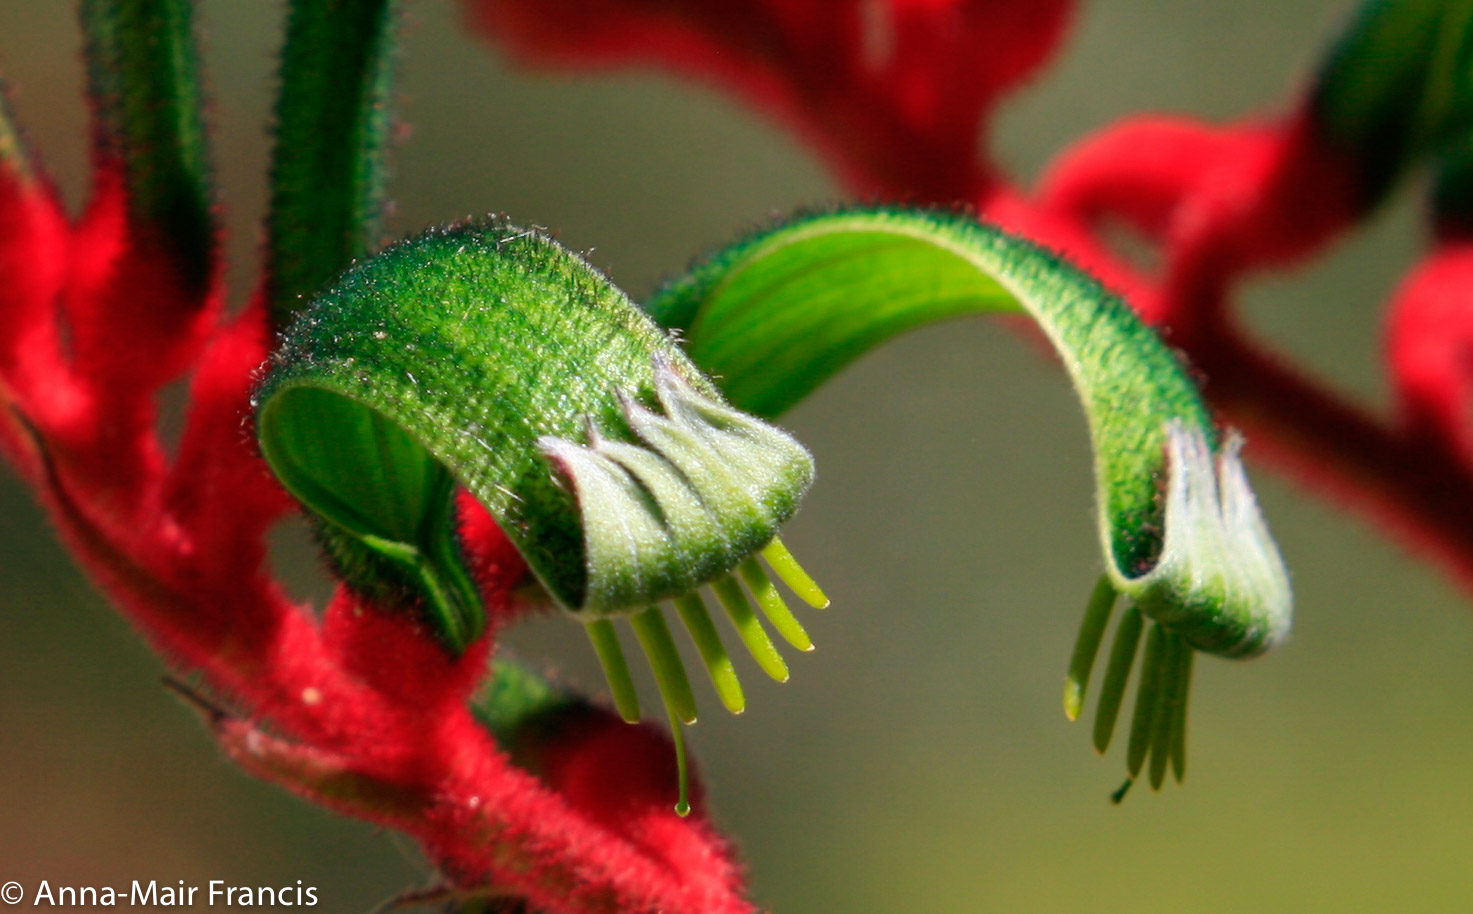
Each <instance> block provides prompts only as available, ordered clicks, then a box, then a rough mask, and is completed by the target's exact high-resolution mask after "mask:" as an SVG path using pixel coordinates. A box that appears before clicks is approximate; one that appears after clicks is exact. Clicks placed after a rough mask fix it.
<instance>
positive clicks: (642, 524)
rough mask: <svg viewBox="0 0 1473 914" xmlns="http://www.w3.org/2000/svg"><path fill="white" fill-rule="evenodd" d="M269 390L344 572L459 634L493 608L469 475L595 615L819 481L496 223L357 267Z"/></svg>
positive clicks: (642, 599) (266, 408) (700, 573)
mask: <svg viewBox="0 0 1473 914" xmlns="http://www.w3.org/2000/svg"><path fill="white" fill-rule="evenodd" d="M257 404H258V406H257V427H258V429H257V430H258V434H259V437H260V441H261V445H262V450H263V452H264V454H265V456H266V458H267V460H268V462H269V463H270V464H271V466H272V468H273V470H274V471H275V472H276V473H277V475H278V476H279V477H280V478H281V480H282V482H283V483H284V484H285V485H286V487H287V488H288V489H289V490H290V491H291V492H292V493H293V494H294V495H296V496H297V497H298V498H299V499H300V500H301V501H303V502H304V503H305V504H306V505H307V507H309V508H310V509H311V510H312V511H313V512H314V513H315V514H316V515H317V516H318V517H319V518H320V519H321V521H322V525H321V526H322V529H323V531H324V538H325V539H326V540H328V547H329V552H330V553H332V554H333V555H334V557H335V558H336V560H337V564H338V565H339V569H340V571H343V572H345V577H347V578H348V579H349V580H350V581H354V579H355V576H356V578H357V580H356V581H354V582H355V583H359V584H365V583H366V585H368V586H369V588H370V589H373V587H374V586H379V585H382V582H383V580H384V579H385V578H395V577H397V579H398V580H399V581H400V582H402V584H403V586H404V587H406V588H408V589H409V591H410V592H411V593H413V594H414V595H416V596H418V597H420V598H421V599H423V600H426V601H428V604H429V615H430V616H431V617H432V619H433V620H434V621H435V622H436V624H437V627H438V628H439V629H440V631H441V633H442V634H444V635H446V638H447V640H448V641H450V642H451V643H452V644H453V645H463V643H464V642H465V640H466V638H468V637H474V633H475V632H476V631H478V615H477V613H478V610H479V607H478V601H477V600H476V597H475V594H474V588H473V587H472V586H471V585H470V584H469V579H468V576H467V575H465V573H464V569H463V567H462V566H461V563H460V561H459V559H458V557H457V549H456V546H455V543H454V540H453V523H452V518H451V516H450V512H451V510H452V497H451V496H452V495H453V492H454V489H455V487H456V486H457V485H460V486H464V487H465V488H467V489H468V490H470V492H471V493H473V494H474V495H475V496H476V498H478V499H479V500H480V501H481V502H482V503H483V504H485V505H486V507H487V508H488V509H490V511H491V513H492V514H493V515H494V516H495V517H496V519H497V520H498V522H499V524H500V526H501V527H502V529H503V530H504V531H505V532H506V534H507V536H508V537H510V538H511V540H512V541H513V542H514V543H515V544H516V545H517V547H518V548H519V549H520V551H521V552H522V554H523V556H524V557H525V558H526V559H527V562H528V564H529V565H530V567H531V569H532V571H533V572H534V573H535V574H536V576H537V577H538V578H539V580H540V581H541V582H542V584H543V585H544V586H545V588H546V590H547V592H548V593H549V594H550V596H551V597H552V598H553V599H554V600H555V601H556V602H557V603H559V604H560V605H562V606H563V607H564V608H566V609H568V610H570V611H573V612H575V613H578V614H580V615H583V616H585V617H598V616H601V615H607V614H614V613H631V612H638V611H642V610H644V609H645V608H647V607H648V606H650V605H651V604H652V603H654V602H656V601H658V600H660V599H664V598H668V597H676V596H680V595H682V594H685V593H687V592H689V591H690V590H691V589H693V588H694V587H697V586H699V585H701V584H704V583H708V582H710V581H712V580H714V579H716V578H719V577H721V576H723V575H726V574H728V573H730V572H731V571H732V570H733V569H735V568H736V567H737V566H738V565H739V564H741V562H742V561H743V560H744V559H746V558H747V557H748V556H750V555H752V554H753V553H754V552H757V551H758V550H760V549H762V548H763V547H764V546H766V545H767V544H768V543H769V542H770V541H771V540H772V539H773V537H774V536H775V534H776V532H777V529H778V526H779V525H780V524H781V523H782V522H783V521H786V520H787V519H788V517H790V516H791V515H792V513H793V512H794V511H795V510H796V509H797V505H798V502H799V500H800V499H801V497H802V495H803V493H804V491H805V490H806V489H807V487H808V485H809V483H810V482H811V480H812V478H813V467H812V461H811V459H810V458H809V456H808V453H807V452H806V451H805V450H804V449H803V448H802V447H801V446H800V445H799V444H798V443H797V442H796V441H794V440H793V439H792V438H791V437H789V436H788V435H786V434H785V433H783V432H781V431H779V430H778V429H775V428H772V427H771V426H769V425H767V424H766V423H763V422H760V421H758V420H756V419H753V418H752V417H750V416H745V415H743V414H741V413H739V412H737V411H735V410H733V409H731V408H730V407H728V406H726V405H725V404H724V403H723V402H722V400H721V397H720V394H719V393H718V392H717V390H716V388H715V386H714V385H712V384H711V382H710V381H708V380H707V379H706V378H705V377H704V376H703V375H702V374H701V372H700V371H699V370H698V369H696V368H695V366H694V365H693V364H692V363H691V361H690V359H689V358H687V357H686V356H685V354H684V353H683V352H682V351H681V350H680V349H679V348H678V347H677V346H676V345H675V344H674V343H673V342H672V341H671V339H670V337H669V336H668V334H666V333H665V332H664V331H663V330H661V329H660V328H659V327H657V326H656V325H655V324H654V323H653V322H651V321H650V320H649V318H648V317H647V316H646V315H645V314H644V313H643V312H642V311H640V310H639V309H638V308H637V307H636V306H635V305H633V304H632V303H631V302H630V301H629V300H628V299H627V298H626V297H625V296H624V294H623V293H622V292H620V291H619V290H618V289H617V288H615V287H614V286H613V285H612V284H611V283H610V282H609V281H608V280H607V279H606V278H605V277H604V276H603V275H602V274H600V273H599V272H598V271H596V270H595V269H594V268H592V267H591V266H589V265H588V264H587V263H586V262H584V261H583V260H582V259H581V258H579V257H578V256H577V255H575V254H573V253H572V252H570V251H568V250H566V249H565V248H563V247H562V246H560V245H559V244H557V243H556V242H555V241H554V240H552V239H551V238H550V237H548V236H547V235H545V234H543V233H541V232H540V231H536V230H529V229H522V228H518V227H515V226H512V225H509V224H507V223H505V222H503V221H500V220H489V221H483V222H477V223H469V224H463V225H456V226H450V227H446V228H442V229H437V230H433V231H430V232H428V233H425V234H422V235H419V236H417V237H414V238H410V239H408V240H406V241H403V242H401V243H399V244H396V245H394V246H392V247H390V248H388V249H387V250H385V251H384V252H382V253H381V254H379V255H377V256H375V257H373V258H371V259H369V260H366V261H364V262H362V263H360V264H358V265H356V266H355V267H353V268H351V269H349V270H348V271H347V272H345V273H344V274H343V275H342V276H340V277H339V278H338V280H337V281H336V282H335V283H334V284H333V285H331V286H330V287H329V288H328V289H327V290H326V291H325V292H323V293H322V294H321V295H319V296H318V297H317V298H316V299H315V300H314V302H313V303H312V305H311V306H310V308H308V309H307V310H306V311H305V312H304V313H303V314H302V315H301V316H300V318H299V319H298V320H297V321H296V322H295V323H294V324H293V325H292V326H291V328H290V329H289V330H288V331H287V333H286V335H285V338H284V341H283V344H282V346H281V347H280V348H279V349H278V351H277V352H276V353H275V356H274V360H273V365H272V368H271V370H270V372H269V374H268V375H267V377H266V380H265V382H264V383H263V385H262V387H261V389H260V391H259V392H258V395H257ZM380 589H382V588H380Z"/></svg>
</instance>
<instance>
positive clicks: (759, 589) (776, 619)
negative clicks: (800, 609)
mask: <svg viewBox="0 0 1473 914" xmlns="http://www.w3.org/2000/svg"><path fill="white" fill-rule="evenodd" d="M739 570H740V571H741V573H742V580H743V581H745V582H746V583H747V589H748V590H750V591H751V592H752V598H753V599H755V600H756V601H757V606H758V608H759V609H761V610H762V615H764V616H766V617H767V621H769V622H771V623H772V627H773V628H775V629H777V632H778V634H780V635H782V636H783V639H784V640H785V641H787V642H788V643H789V644H791V645H792V646H793V647H796V648H797V649H798V650H800V651H811V650H813V639H812V638H809V637H808V632H806V631H804V630H803V626H802V624H801V623H799V622H798V617H797V616H794V615H793V611H792V610H791V609H788V604H787V603H785V602H783V598H782V595H781V594H779V593H778V592H777V586H776V585H775V584H773V583H772V578H769V577H768V576H767V572H765V571H763V570H762V566H761V565H760V564H758V562H757V560H756V559H753V558H749V559H747V560H746V561H744V562H742V564H741V566H740V569H739Z"/></svg>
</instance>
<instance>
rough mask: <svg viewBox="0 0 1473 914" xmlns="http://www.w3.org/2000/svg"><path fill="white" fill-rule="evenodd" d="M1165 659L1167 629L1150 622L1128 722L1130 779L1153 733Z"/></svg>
mask: <svg viewBox="0 0 1473 914" xmlns="http://www.w3.org/2000/svg"><path fill="white" fill-rule="evenodd" d="M1165 659H1166V630H1165V629H1163V628H1162V627H1161V626H1160V625H1152V626H1151V628H1150V631H1148V632H1147V633H1146V653H1145V656H1144V657H1142V658H1141V682H1140V685H1139V686H1137V687H1136V693H1135V715H1134V717H1133V718H1132V719H1131V722H1130V744H1129V745H1128V746H1127V747H1126V753H1125V770H1126V771H1128V772H1129V773H1130V776H1131V777H1132V778H1135V777H1138V776H1139V775H1140V773H1141V766H1142V765H1143V764H1144V763H1145V761H1146V754H1147V753H1148V752H1150V750H1151V743H1152V741H1153V740H1154V739H1155V736H1156V723H1157V721H1158V720H1159V715H1158V714H1157V711H1158V709H1159V707H1160V705H1161V679H1162V673H1163V667H1164V665H1165V664H1164V661H1165Z"/></svg>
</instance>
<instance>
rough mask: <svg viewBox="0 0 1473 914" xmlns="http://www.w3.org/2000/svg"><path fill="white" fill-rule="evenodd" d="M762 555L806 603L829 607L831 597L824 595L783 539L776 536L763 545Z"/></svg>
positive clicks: (822, 607) (816, 606)
mask: <svg viewBox="0 0 1473 914" xmlns="http://www.w3.org/2000/svg"><path fill="white" fill-rule="evenodd" d="M762 557H763V558H764V559H767V564H769V565H771V566H772V570H773V571H775V572H777V576H778V577H780V578H782V579H783V583H784V584H786V585H788V587H790V588H792V590H793V593H795V594H797V595H798V597H799V598H800V599H801V600H802V601H803V602H804V603H807V604H808V605H809V606H812V607H813V608H814V609H827V608H828V605H829V598H828V597H826V596H824V593H823V591H822V590H821V589H819V586H818V584H817V583H815V582H814V580H813V578H811V577H809V576H808V572H806V571H804V570H803V566H802V565H799V564H798V560H797V559H795V558H793V554H792V553H791V552H789V551H788V547H787V546H784V545H783V541H782V540H780V539H778V538H777V537H775V536H774V537H773V538H772V542H770V543H768V544H767V545H766V546H764V547H762Z"/></svg>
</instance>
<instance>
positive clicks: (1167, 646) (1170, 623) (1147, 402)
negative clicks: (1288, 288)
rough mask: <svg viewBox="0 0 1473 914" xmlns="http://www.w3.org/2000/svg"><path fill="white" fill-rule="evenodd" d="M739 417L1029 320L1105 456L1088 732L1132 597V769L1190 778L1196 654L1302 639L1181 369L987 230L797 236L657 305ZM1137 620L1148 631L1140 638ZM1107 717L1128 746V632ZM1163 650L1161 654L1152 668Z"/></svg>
mask: <svg viewBox="0 0 1473 914" xmlns="http://www.w3.org/2000/svg"><path fill="white" fill-rule="evenodd" d="M650 310H651V312H652V313H653V314H654V315H655V317H656V319H657V320H659V321H660V322H661V323H663V324H665V325H666V326H670V327H675V328H679V329H680V330H681V331H682V334H683V336H684V338H685V339H686V340H687V350H688V351H689V352H690V354H691V356H692V358H694V359H695V360H696V361H697V362H698V363H699V364H700V365H701V367H703V368H705V369H706V370H708V371H710V372H711V373H712V374H713V375H714V376H716V377H719V378H721V379H722V384H723V390H724V391H725V393H726V395H727V397H728V398H729V399H730V400H731V402H732V403H733V404H734V405H736V406H739V407H742V408H744V409H749V410H751V411H752V412H754V413H757V414H758V415H763V416H776V415H778V414H780V413H781V412H782V411H783V410H785V409H786V408H788V407H789V406H791V405H793V404H794V403H796V402H797V401H798V400H800V399H801V398H802V397H803V396H805V395H806V394H807V393H808V392H810V391H811V390H813V389H814V388H815V387H816V386H817V385H818V384H820V383H822V382H823V381H824V380H825V379H826V378H828V377H829V376H831V375H832V374H834V373H835V372H836V371H838V370H839V369H841V368H842V367H843V366H845V365H847V364H848V363H849V362H851V361H853V360H854V359H855V358H857V357H858V356H859V355H861V354H862V353H864V352H865V351H867V350H868V349H870V348H871V347H873V346H875V345H877V344H878V343H880V342H883V341H885V340H887V339H890V338H891V337H893V336H895V335H897V334H899V333H902V332H905V331H906V330H909V329H912V328H914V327H917V326H920V325H923V324H926V323H930V322H933V321H937V320H943V319H949V318H954V317H959V316H963V315H969V314H983V313H996V312H1024V313H1027V314H1028V315H1029V316H1031V317H1032V318H1033V319H1034V320H1035V321H1036V322H1037V323H1038V326H1039V328H1040V329H1041V330H1042V331H1043V332H1044V334H1045V335H1046V336H1047V337H1048V339H1049V341H1050V342H1051V343H1052V344H1053V346H1054V348H1055V349H1056V350H1057V351H1058V354H1059V356H1060V358H1061V359H1062V361H1063V363H1064V366H1065V368H1066V369H1067V370H1068V373H1069V376H1070V379H1071V380H1072V381H1073V384H1074V388H1075V390H1076V392H1077V393H1078V395H1079V398H1080V400H1081V402H1082V404H1083V406H1084V412H1085V417H1086V419H1087V420H1088V423H1089V428H1090V435H1091V438H1092V441H1093V445H1094V454H1095V476H1096V483H1097V490H1098V507H1099V531H1100V539H1101V543H1102V546H1103V549H1104V554H1105V566H1106V576H1105V580H1104V582H1103V583H1102V585H1101V588H1100V589H1099V590H1098V591H1097V593H1096V596H1095V598H1094V599H1092V600H1091V601H1090V609H1089V612H1088V613H1087V615H1086V619H1085V624H1084V626H1083V627H1082V631H1081V637H1080V640H1079V645H1078V647H1077V648H1076V652H1075V658H1074V661H1073V662H1072V663H1071V665H1070V673H1069V678H1068V683H1067V687H1066V696H1065V707H1066V711H1067V713H1068V714H1069V716H1070V717H1071V718H1073V717H1075V716H1077V715H1078V713H1079V710H1080V707H1081V705H1082V702H1083V697H1084V689H1085V683H1086V681H1087V680H1088V678H1089V674H1090V671H1091V669H1092V667H1093V663H1094V658H1095V655H1096V653H1097V652H1098V650H1099V646H1100V640H1101V638H1102V637H1103V635H1104V631H1105V628H1106V626H1107V623H1108V620H1109V616H1110V613H1111V611H1112V609H1113V607H1114V605H1115V603H1116V602H1117V599H1116V598H1117V596H1118V595H1123V596H1125V597H1128V598H1129V599H1130V600H1131V601H1133V603H1134V604H1135V607H1134V608H1132V609H1131V610H1130V612H1131V613H1144V615H1145V616H1146V617H1148V618H1149V619H1151V620H1153V622H1154V624H1153V625H1152V630H1151V634H1150V636H1149V643H1148V648H1147V651H1146V654H1145V658H1144V660H1143V661H1142V682H1141V687H1140V689H1139V690H1138V693H1139V695H1140V696H1141V697H1140V699H1139V701H1138V704H1137V709H1136V715H1135V723H1134V725H1133V728H1132V736H1131V750H1130V752H1129V759H1128V768H1129V770H1130V772H1131V775H1132V777H1134V776H1135V775H1136V774H1137V773H1138V772H1139V771H1140V769H1141V767H1142V764H1143V762H1144V760H1145V758H1146V757H1147V754H1148V753H1147V750H1148V749H1150V748H1151V747H1153V746H1154V747H1156V749H1155V752H1154V754H1153V755H1152V756H1151V757H1152V759H1153V769H1152V775H1153V780H1154V782H1155V783H1156V784H1158V785H1159V783H1160V781H1161V777H1162V774H1163V773H1164V770H1165V769H1164V767H1162V766H1164V765H1165V764H1166V760H1167V759H1168V758H1176V759H1177V768H1176V770H1177V771H1178V777H1180V772H1181V771H1182V770H1183V769H1184V765H1185V748H1184V736H1183V734H1184V732H1185V708H1186V693H1187V687H1188V683H1189V680H1190V670H1191V655H1192V650H1193V649H1196V650H1202V651H1207V652H1209V653H1213V654H1217V655H1220V656H1224V657H1245V656H1251V655H1254V654H1258V653H1261V652H1262V651H1264V650H1267V649H1268V648H1270V647H1272V646H1273V645H1274V644H1275V643H1277V642H1278V641H1279V640H1281V639H1282V638H1283V637H1284V635H1285V634H1286V633H1287V631H1288V627H1289V618H1290V609H1291V603H1292V600H1291V597H1290V591H1289V584H1288V576H1287V574H1286V573H1285V571H1284V567H1283V563H1282V561H1281V560H1280V558H1279V554H1278V550H1277V547H1276V546H1275V545H1274V543H1273V540H1272V539H1271V538H1270V536H1269V535H1268V532H1267V529H1266V528H1265V526H1264V524H1263V521H1262V518H1261V516H1260V514H1259V511H1258V507H1257V504H1256V502H1255V500H1254V498H1253V494H1252V491H1251V490H1250V489H1249V487H1248V483H1247V479H1246V477H1245V476H1244V474H1243V470H1242V466H1241V464H1240V462H1239V460H1238V457H1237V450H1238V444H1237V443H1236V439H1234V440H1233V441H1230V443H1229V444H1228V445H1227V446H1226V447H1219V443H1218V435H1217V432H1216V430H1215V429H1214V428H1213V426H1212V422H1211V417H1210V415H1209V413H1208V410H1207V408H1206V406H1205V405H1204V404H1203V402H1202V399H1201V397H1200V395H1199V394H1198V392H1197V389H1196V386H1195V385H1194V384H1193V383H1192V381H1191V379H1190V378H1189V377H1188V376H1187V373H1186V371H1185V370H1184V368H1183V366H1182V365H1181V363H1180V362H1179V360H1178V358H1177V357H1176V355H1174V354H1173V353H1172V352H1171V351H1170V350H1168V349H1167V348H1166V347H1165V346H1164V345H1163V344H1162V343H1161V341H1160V339H1159V338H1158V337H1157V336H1156V334H1155V333H1154V332H1152V331H1151V330H1150V329H1149V328H1148V327H1146V326H1145V325H1144V324H1142V323H1141V321H1140V319H1139V318H1137V317H1136V316H1135V314H1134V313H1133V312H1132V311H1131V310H1130V308H1129V307H1128V306H1127V305H1126V304H1125V303H1124V302H1122V301H1121V300H1120V299H1119V298H1117V297H1116V296H1114V295H1112V294H1110V293H1109V292H1108V291H1107V290H1105V289H1104V288H1103V287H1102V286H1101V285H1100V284H1099V283H1098V282H1097V281H1095V280H1094V279H1092V278H1090V277H1089V276H1087V275H1086V274H1084V273H1082V272H1080V271H1079V270H1077V269H1075V268H1073V267H1072V266H1070V265H1069V264H1067V263H1065V262H1063V261H1061V260H1060V259H1059V258H1058V257H1057V256H1055V255H1053V254H1051V253H1050V252H1048V251H1046V250H1044V249H1042V248H1039V247H1038V246H1036V245H1034V244H1033V243H1031V242H1028V241H1026V240H1024V239H1021V238H1017V237H1014V236H1011V235H1008V234H1007V233H1005V232H1001V231H999V230H997V229H994V228H991V227H988V226H985V225H981V224H979V223H978V222H976V221H975V220H973V219H971V218H970V217H968V216H964V215H956V214H949V213H941V212H920V211H914V210H905V209H898V208H880V209H851V210H840V211H838V212H833V213H825V214H819V215H814V216H808V217H804V218H799V219H796V220H794V221H792V222H789V223H786V224H784V225H781V226H778V227H777V228H774V229H771V230H769V231H767V232H764V233H760V234H758V235H755V236H753V237H751V238H748V239H746V240H744V241H742V242H741V243H739V244H737V245H734V246H732V247H731V248H728V249H727V250H725V251H723V252H721V253H719V254H717V255H716V256H714V257H712V258H711V259H709V260H707V261H706V262H704V263H702V264H700V265H698V266H697V267H696V268H695V269H694V270H692V271H691V273H690V274H689V275H688V276H686V277H685V278H683V279H680V280H677V281H675V282H673V283H671V284H670V285H669V286H667V287H666V288H665V289H664V290H663V291H662V292H661V293H659V294H658V295H657V296H656V297H655V299H654V301H653V302H651V304H650ZM1132 619H1136V621H1132ZM1117 632H1118V633H1117V641H1116V649H1115V650H1114V651H1113V652H1112V654H1111V658H1112V659H1111V663H1110V664H1109V670H1108V671H1107V676H1106V687H1105V688H1104V690H1103V694H1102V698H1101V706H1100V718H1099V719H1100V722H1101V723H1100V726H1099V727H1098V728H1097V745H1098V747H1099V748H1100V749H1101V751H1103V750H1104V748H1105V746H1106V745H1107V744H1108V741H1109V737H1110V734H1111V733H1112V732H1113V727H1114V721H1115V715H1116V713H1117V712H1118V707H1119V701H1120V696H1121V695H1122V694H1123V691H1124V688H1125V685H1126V677H1127V675H1128V673H1129V670H1130V667H1131V664H1132V663H1133V662H1134V658H1135V654H1136V647H1135V644H1136V642H1137V641H1138V640H1139V638H1140V635H1141V626H1140V623H1139V620H1138V618H1136V617H1131V616H1129V615H1127V618H1126V619H1125V620H1124V621H1123V623H1122V624H1121V625H1120V626H1119V627H1118V629H1117ZM1150 645H1155V647H1154V648H1152V647H1151V646H1150Z"/></svg>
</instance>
